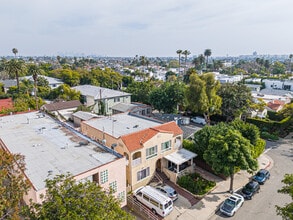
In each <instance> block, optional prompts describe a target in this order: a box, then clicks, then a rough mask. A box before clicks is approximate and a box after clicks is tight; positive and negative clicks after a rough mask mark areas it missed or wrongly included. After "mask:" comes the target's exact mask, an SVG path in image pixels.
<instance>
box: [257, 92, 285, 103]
mask: <svg viewBox="0 0 293 220" xmlns="http://www.w3.org/2000/svg"><path fill="white" fill-rule="evenodd" d="M251 95H252V97H253V98H254V99H262V100H263V101H264V102H265V103H269V102H272V101H273V100H280V101H283V102H285V104H287V103H290V102H291V98H289V97H288V96H286V95H269V94H264V93H263V90H261V91H260V92H251Z"/></svg>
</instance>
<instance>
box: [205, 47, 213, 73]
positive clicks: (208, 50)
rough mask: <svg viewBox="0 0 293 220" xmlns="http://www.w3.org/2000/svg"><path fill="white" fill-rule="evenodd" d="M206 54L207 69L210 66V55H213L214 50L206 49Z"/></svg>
mask: <svg viewBox="0 0 293 220" xmlns="http://www.w3.org/2000/svg"><path fill="white" fill-rule="evenodd" d="M204 55H205V57H206V69H207V68H208V63H209V56H211V55H212V50H211V49H205V51H204Z"/></svg>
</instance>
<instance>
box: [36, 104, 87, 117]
mask: <svg viewBox="0 0 293 220" xmlns="http://www.w3.org/2000/svg"><path fill="white" fill-rule="evenodd" d="M81 105H82V104H81V103H80V101H79V100H71V101H61V102H53V103H50V104H45V105H43V106H41V108H40V109H41V110H42V111H45V112H50V113H52V114H54V115H56V116H58V115H62V117H64V118H65V119H66V120H68V119H69V118H71V115H72V114H73V112H75V111H76V109H77V107H79V106H81Z"/></svg>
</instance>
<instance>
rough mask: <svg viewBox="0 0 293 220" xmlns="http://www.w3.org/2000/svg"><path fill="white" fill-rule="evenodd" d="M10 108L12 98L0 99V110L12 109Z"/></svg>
mask: <svg viewBox="0 0 293 220" xmlns="http://www.w3.org/2000/svg"><path fill="white" fill-rule="evenodd" d="M12 108H13V101H12V98H8V99H0V111H2V110H5V109H12Z"/></svg>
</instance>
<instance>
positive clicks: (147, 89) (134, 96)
mask: <svg viewBox="0 0 293 220" xmlns="http://www.w3.org/2000/svg"><path fill="white" fill-rule="evenodd" d="M154 88H155V86H154V83H153V82H152V81H150V80H148V81H144V82H136V81H134V82H133V83H131V84H129V85H128V87H127V88H126V90H125V91H126V92H128V93H131V101H133V102H142V103H144V104H150V101H149V96H150V93H151V91H152V90H153V89H154Z"/></svg>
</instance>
